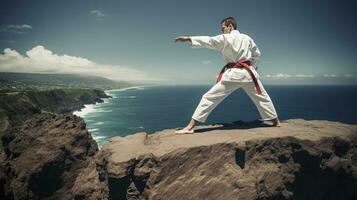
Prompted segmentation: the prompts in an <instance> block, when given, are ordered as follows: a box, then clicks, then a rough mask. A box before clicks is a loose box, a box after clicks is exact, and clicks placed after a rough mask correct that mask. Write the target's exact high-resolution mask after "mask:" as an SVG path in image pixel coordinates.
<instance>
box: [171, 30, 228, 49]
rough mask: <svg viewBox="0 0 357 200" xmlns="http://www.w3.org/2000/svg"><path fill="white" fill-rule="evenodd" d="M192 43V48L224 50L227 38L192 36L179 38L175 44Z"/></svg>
mask: <svg viewBox="0 0 357 200" xmlns="http://www.w3.org/2000/svg"><path fill="white" fill-rule="evenodd" d="M178 41H179V42H191V44H192V48H202V47H205V48H210V49H216V50H219V51H220V50H222V49H223V47H224V42H225V38H224V36H223V34H221V35H217V36H213V37H210V36H191V37H177V38H175V42H178Z"/></svg>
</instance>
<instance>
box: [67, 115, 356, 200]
mask: <svg viewBox="0 0 357 200" xmlns="http://www.w3.org/2000/svg"><path fill="white" fill-rule="evenodd" d="M199 129H200V130H198V133H195V134H192V135H178V134H175V133H174V131H175V130H173V129H168V130H163V131H160V132H158V133H155V134H152V135H147V134H146V133H138V134H134V135H130V136H127V137H114V138H112V139H111V140H110V141H109V142H108V143H106V144H105V145H104V146H103V147H102V149H101V150H100V154H98V155H97V156H96V158H95V160H93V163H92V164H91V165H89V166H88V168H87V169H85V170H83V171H82V173H81V175H79V176H78V177H77V180H76V184H75V187H74V188H73V190H72V191H73V193H74V194H75V197H76V198H77V199H165V200H166V199H244V200H245V199H247V200H248V199H354V198H355V197H356V196H357V193H356V188H357V176H356V173H357V162H356V157H357V156H356V153H357V150H356V149H357V147H356V146H357V126H356V125H346V124H342V123H337V122H328V121H305V120H288V121H285V122H283V123H282V127H281V128H275V127H268V126H265V125H264V124H257V123H237V124H231V125H229V124H228V125H227V124H226V125H225V126H220V125H216V126H201V127H199ZM99 155H100V156H99ZM103 160H105V162H103ZM94 163H96V164H94ZM98 163H99V164H98ZM95 171H97V172H95ZM99 174H102V175H101V176H99ZM89 182H90V183H93V184H90V183H89ZM76 192H77V194H76Z"/></svg>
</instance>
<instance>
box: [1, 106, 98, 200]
mask: <svg viewBox="0 0 357 200" xmlns="http://www.w3.org/2000/svg"><path fill="white" fill-rule="evenodd" d="M2 143H3V149H4V151H3V152H1V154H0V155H1V165H0V186H1V187H0V188H1V189H0V199H71V197H72V194H71V192H70V191H71V188H72V186H73V184H74V181H75V179H76V177H77V176H78V174H79V172H80V170H81V169H82V168H85V167H86V166H87V165H88V163H89V159H90V158H91V157H92V156H94V154H95V153H96V152H97V150H98V148H97V144H96V143H95V141H94V140H93V139H92V137H91V135H90V133H89V132H88V131H87V130H86V125H85V123H84V121H83V120H82V119H81V118H80V117H77V116H74V115H71V114H64V115H57V114H54V113H47V112H42V113H41V114H38V115H36V116H34V117H33V118H31V119H29V120H27V121H26V122H25V123H24V124H23V125H22V126H21V128H20V129H18V130H15V129H13V131H9V132H7V133H6V134H5V135H4V136H3V137H2Z"/></svg>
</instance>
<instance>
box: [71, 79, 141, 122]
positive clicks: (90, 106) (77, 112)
mask: <svg viewBox="0 0 357 200" xmlns="http://www.w3.org/2000/svg"><path fill="white" fill-rule="evenodd" d="M141 87H143V86H131V87H124V88H118V89H110V90H103V91H104V93H105V94H106V95H108V96H109V97H105V98H101V99H102V100H103V102H95V103H90V104H84V105H83V106H84V107H83V108H81V109H80V110H75V111H73V112H72V114H74V115H77V116H79V117H82V118H83V116H84V115H86V114H88V113H90V112H91V111H92V110H93V107H94V106H95V105H97V104H102V103H106V102H107V101H106V100H107V99H109V98H113V97H112V96H110V92H116V91H125V90H130V89H137V88H141Z"/></svg>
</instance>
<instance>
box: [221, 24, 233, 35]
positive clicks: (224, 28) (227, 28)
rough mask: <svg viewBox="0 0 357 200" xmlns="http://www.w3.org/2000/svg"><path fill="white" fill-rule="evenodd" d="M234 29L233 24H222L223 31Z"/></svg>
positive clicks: (227, 31)
mask: <svg viewBox="0 0 357 200" xmlns="http://www.w3.org/2000/svg"><path fill="white" fill-rule="evenodd" d="M232 30H233V26H232V24H230V25H228V26H226V24H225V23H224V22H223V23H222V24H221V31H222V33H230V32H231V31H232Z"/></svg>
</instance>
